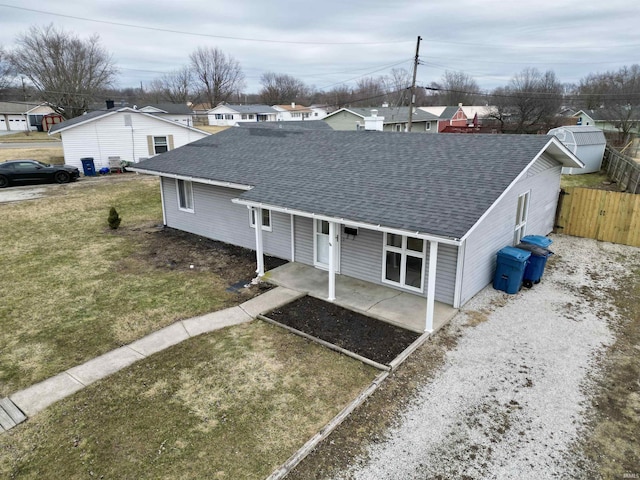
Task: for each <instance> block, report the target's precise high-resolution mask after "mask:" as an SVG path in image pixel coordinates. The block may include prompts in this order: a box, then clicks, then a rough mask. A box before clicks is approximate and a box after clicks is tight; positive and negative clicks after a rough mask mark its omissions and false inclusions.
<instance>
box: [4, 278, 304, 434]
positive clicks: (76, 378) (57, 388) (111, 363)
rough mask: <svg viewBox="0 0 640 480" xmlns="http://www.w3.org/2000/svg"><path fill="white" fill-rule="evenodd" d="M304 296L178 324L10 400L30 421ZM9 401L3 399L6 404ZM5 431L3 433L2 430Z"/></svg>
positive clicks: (284, 291)
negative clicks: (158, 356) (136, 367)
mask: <svg viewBox="0 0 640 480" xmlns="http://www.w3.org/2000/svg"><path fill="white" fill-rule="evenodd" d="M301 296H303V294H302V293H300V292H298V291H295V290H291V289H288V288H284V287H276V288H274V289H273V290H269V291H267V292H265V293H263V294H262V295H259V296H257V297H254V298H252V299H251V300H248V301H246V302H244V303H243V304H241V305H239V306H237V307H231V308H227V309H225V310H220V311H217V312H213V313H208V314H206V315H202V316H200V317H194V318H189V319H187V320H182V321H179V322H176V323H174V324H172V325H169V326H168V327H165V328H163V329H161V330H158V331H157V332H154V333H151V334H150V335H147V336H146V337H144V338H141V339H140V340H137V341H135V342H133V343H131V344H129V345H126V346H124V347H120V348H117V349H115V350H112V351H110V352H108V353H105V354H104V355H101V356H99V357H97V358H94V359H93V360H89V361H88V362H85V363H83V364H82V365H78V366H77V367H73V368H70V369H69V370H66V371H65V372H62V373H60V374H59V375H56V376H55V377H51V378H49V379H47V380H44V381H42V382H40V383H37V384H35V385H32V386H31V387H28V388H25V389H24V390H20V391H19V392H16V393H14V394H13V395H10V396H9V400H11V402H13V404H15V405H16V406H17V407H18V408H19V409H20V410H21V411H22V412H24V413H25V414H26V415H27V416H29V417H30V416H32V415H35V414H36V413H38V412H40V411H42V410H44V409H45V408H47V407H48V406H49V405H51V404H53V403H55V402H57V401H58V400H62V399H63V398H65V397H68V396H69V395H71V394H73V393H75V392H77V391H78V390H81V389H83V388H84V387H86V386H87V385H90V384H92V383H93V382H95V381H97V380H100V379H101V378H105V377H107V376H109V375H111V374H113V373H115V372H117V371H119V370H122V369H123V368H125V367H127V366H129V365H131V364H132V363H135V362H137V361H138V360H142V359H143V358H146V357H148V356H149V355H153V354H154V353H157V352H160V351H162V350H164V349H166V348H169V347H171V346H173V345H176V344H178V343H180V342H183V341H184V340H187V339H189V338H191V337H195V336H197V335H201V334H203V333H207V332H212V331H214V330H219V329H221V328H224V327H228V326H231V325H238V324H241V323H245V322H250V321H251V320H253V319H254V318H256V317H257V316H258V315H259V314H262V313H266V312H268V311H270V310H273V309H274V308H278V307H280V306H282V305H285V304H287V303H289V302H291V301H292V300H295V299H296V298H299V297H301ZM6 400H7V399H3V401H5V403H6ZM5 429H8V428H5ZM1 431H2V429H0V432H1Z"/></svg>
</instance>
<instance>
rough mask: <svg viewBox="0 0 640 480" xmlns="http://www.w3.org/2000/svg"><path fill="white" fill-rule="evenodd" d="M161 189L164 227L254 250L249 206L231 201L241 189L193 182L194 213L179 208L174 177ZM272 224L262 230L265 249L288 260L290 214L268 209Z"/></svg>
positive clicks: (254, 242)
mask: <svg viewBox="0 0 640 480" xmlns="http://www.w3.org/2000/svg"><path fill="white" fill-rule="evenodd" d="M162 189H163V195H164V209H165V216H166V222H167V226H169V227H172V228H176V229H179V230H184V231H186V232H191V233H195V234H196V235H201V236H203V237H207V238H211V239H213V240H218V241H221V242H225V243H230V244H233V245H239V246H241V247H245V248H250V249H252V250H255V248H256V236H255V235H256V234H255V230H254V229H253V228H251V226H250V214H249V209H247V207H245V206H243V205H236V204H235V203H232V202H231V200H232V199H234V198H237V197H238V196H239V195H240V194H241V193H242V191H240V190H234V189H231V188H225V187H216V186H214V185H205V184H201V183H195V182H194V183H193V207H194V208H193V209H194V212H193V213H190V212H184V211H182V210H180V209H179V208H178V196H177V191H176V180H175V179H173V178H162ZM271 225H272V231H271V232H269V231H266V230H263V232H262V234H263V235H262V238H263V245H264V252H265V253H266V254H268V255H273V256H276V257H279V258H284V259H287V260H290V259H291V223H290V215H287V214H283V213H278V212H271Z"/></svg>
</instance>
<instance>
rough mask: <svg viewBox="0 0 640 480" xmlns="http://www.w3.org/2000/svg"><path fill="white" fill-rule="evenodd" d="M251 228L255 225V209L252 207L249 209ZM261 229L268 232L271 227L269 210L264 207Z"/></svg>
mask: <svg viewBox="0 0 640 480" xmlns="http://www.w3.org/2000/svg"><path fill="white" fill-rule="evenodd" d="M250 218H251V219H250V222H251V228H255V227H256V210H255V209H254V208H252V209H251V217H250ZM262 230H266V231H268V232H270V231H271V230H272V228H271V210H267V209H266V208H263V209H262Z"/></svg>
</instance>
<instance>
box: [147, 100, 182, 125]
mask: <svg viewBox="0 0 640 480" xmlns="http://www.w3.org/2000/svg"><path fill="white" fill-rule="evenodd" d="M138 110H140V111H141V112H144V113H151V114H153V115H155V116H156V117H160V118H164V119H166V120H171V121H173V122H178V123H180V124H182V125H186V126H188V127H192V126H193V116H194V112H193V110H191V109H190V108H189V106H188V105H186V104H182V103H158V104H152V105H145V106H144V107H142V108H139V109H138Z"/></svg>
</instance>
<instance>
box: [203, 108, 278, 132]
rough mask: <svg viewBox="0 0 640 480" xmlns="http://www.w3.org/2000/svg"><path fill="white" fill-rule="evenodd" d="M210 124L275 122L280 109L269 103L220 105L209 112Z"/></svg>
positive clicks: (230, 124)
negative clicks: (272, 106)
mask: <svg viewBox="0 0 640 480" xmlns="http://www.w3.org/2000/svg"><path fill="white" fill-rule="evenodd" d="M207 116H208V117H209V125H215V126H220V127H225V126H234V125H237V124H238V123H241V122H275V121H276V120H277V116H278V111H277V110H275V109H273V108H271V107H270V106H268V105H226V104H225V105H218V106H217V107H214V108H212V109H211V110H209V111H208V112H207Z"/></svg>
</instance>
